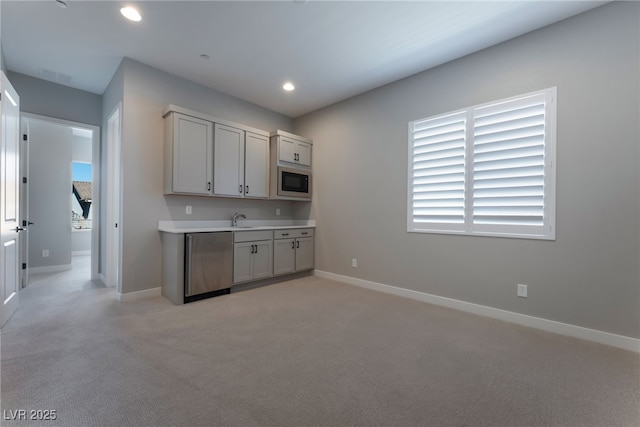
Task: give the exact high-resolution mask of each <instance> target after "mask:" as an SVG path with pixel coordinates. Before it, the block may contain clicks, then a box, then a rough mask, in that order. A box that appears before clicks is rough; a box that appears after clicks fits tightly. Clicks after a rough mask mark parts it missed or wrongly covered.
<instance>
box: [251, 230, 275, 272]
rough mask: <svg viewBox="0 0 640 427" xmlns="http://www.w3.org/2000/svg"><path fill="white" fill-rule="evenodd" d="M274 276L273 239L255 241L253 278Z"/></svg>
mask: <svg viewBox="0 0 640 427" xmlns="http://www.w3.org/2000/svg"><path fill="white" fill-rule="evenodd" d="M271 276H273V241H272V240H265V241H263V242H256V243H255V250H254V254H253V278H254V279H256V280H257V279H264V278H267V277H271Z"/></svg>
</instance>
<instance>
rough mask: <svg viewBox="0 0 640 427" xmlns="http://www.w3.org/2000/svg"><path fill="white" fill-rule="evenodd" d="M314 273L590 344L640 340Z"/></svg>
mask: <svg viewBox="0 0 640 427" xmlns="http://www.w3.org/2000/svg"><path fill="white" fill-rule="evenodd" d="M314 274H315V275H316V276H318V277H322V278H325V279H329V280H335V281H338V282H343V283H347V284H349V285H354V286H360V287H362V288H367V289H372V290H374V291H380V292H385V293H388V294H392V295H397V296H401V297H405V298H411V299H414V300H418V301H422V302H426V303H429V304H434V305H439V306H442V307H448V308H453V309H455V310H460V311H465V312H467V313H473V314H477V315H480V316H485V317H490V318H492V319H499V320H504V321H506V322H510V323H516V324H518V325H522V326H527V327H530V328H535V329H541V330H543V331H547V332H552V333H556V334H560V335H566V336H570V337H574V338H580V339H583V340H587V341H593V342H596V343H599V344H605V345H609V346H612V347H618V348H622V349H625V350H631V351H635V352H638V353H640V339H637V338H632V337H626V336H623V335H617V334H612V333H609V332H604V331H598V330H596V329H589V328H584V327H582V326H576V325H570V324H567V323H562V322H556V321H554V320H547V319H542V318H540V317H533V316H528V315H525V314H520V313H514V312H512V311H506V310H501V309H498V308H493V307H487V306H484V305H480V304H473V303H469V302H465V301H460V300H456V299H452V298H446V297H441V296H437V295H431V294H427V293H424V292H419V291H414V290H411V289H403V288H399V287H396V286H391V285H385V284H382V283H377V282H371V281H368V280H363V279H358V278H355V277H349V276H343V275H340V274H335V273H329V272H327V271H320V270H315V271H314Z"/></svg>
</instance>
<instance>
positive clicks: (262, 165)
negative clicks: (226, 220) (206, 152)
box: [213, 123, 269, 199]
mask: <svg viewBox="0 0 640 427" xmlns="http://www.w3.org/2000/svg"><path fill="white" fill-rule="evenodd" d="M213 145H214V167H213V171H214V177H213V183H214V185H213V194H214V195H216V196H230V197H253V198H265V199H266V198H267V197H269V138H268V137H267V136H266V135H260V134H257V133H253V132H249V131H244V130H241V129H237V128H232V127H229V126H224V125H220V124H217V123H216V125H215V137H214V143H213Z"/></svg>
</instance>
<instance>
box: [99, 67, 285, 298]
mask: <svg viewBox="0 0 640 427" xmlns="http://www.w3.org/2000/svg"><path fill="white" fill-rule="evenodd" d="M121 67H122V72H123V83H124V88H123V89H124V90H123V93H124V95H123V123H122V129H123V139H122V145H123V162H124V163H123V199H122V202H123V217H122V226H123V229H122V232H123V236H124V237H123V255H122V259H123V265H122V293H129V292H134V291H139V290H144V289H150V288H156V287H159V286H160V285H161V273H162V269H161V255H162V251H161V241H160V233H159V232H158V220H207V219H208V220H213V219H230V218H231V215H232V214H233V212H235V211H236V210H237V211H241V212H243V213H245V214H246V215H247V218H255V219H269V218H276V216H275V209H276V208H280V209H281V216H279V217H277V218H281V219H282V218H291V217H292V215H293V208H292V206H291V205H292V202H278V201H266V200H261V201H255V200H253V201H252V200H241V199H222V198H203V197H187V196H163V188H162V187H163V150H162V147H163V143H164V128H163V119H162V112H163V110H164V109H165V108H166V107H167V105H168V104H176V105H179V106H182V107H185V108H189V109H192V110H195V111H200V112H203V113H206V114H210V115H213V116H216V117H220V118H223V119H227V120H231V121H234V122H237V123H242V124H245V125H248V126H252V127H255V128H258V129H264V130H267V131H270V130H275V129H283V130H291V128H292V121H291V119H290V118H288V117H286V116H283V115H280V114H277V113H274V112H272V111H269V110H266V109H264V108H262V107H258V106H256V105H254V104H250V103H248V102H245V101H242V100H239V99H237V98H233V97H231V96H228V95H225V94H223V93H220V92H217V91H215V90H212V89H208V88H205V87H203V86H200V85H197V84H195V83H193V82H190V81H187V80H184V79H181V78H178V77H176V76H174V75H171V74H168V73H165V72H162V71H159V70H157V69H154V68H151V67H148V66H146V65H143V64H141V63H139V62H136V61H133V60H130V59H125V60H124V61H123V63H122V65H121ZM114 92H115V90H114ZM105 96H106V94H105ZM115 98H117V97H114V100H115ZM110 111H111V110H109V109H106V110H105V112H106V113H105V114H109V113H110ZM104 123H105V124H104V126H105V127H106V117H105V122H104ZM187 204H189V205H192V206H193V214H192V215H185V213H184V212H185V205H187Z"/></svg>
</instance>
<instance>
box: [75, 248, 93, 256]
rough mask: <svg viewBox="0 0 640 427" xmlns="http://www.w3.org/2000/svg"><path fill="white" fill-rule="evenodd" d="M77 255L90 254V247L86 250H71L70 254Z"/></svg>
mask: <svg viewBox="0 0 640 427" xmlns="http://www.w3.org/2000/svg"><path fill="white" fill-rule="evenodd" d="M78 255H91V249H89V250H86V251H73V252H71V256H78Z"/></svg>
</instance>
